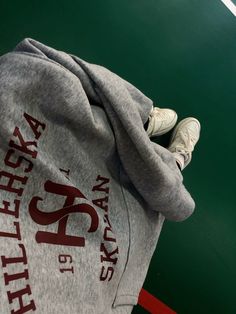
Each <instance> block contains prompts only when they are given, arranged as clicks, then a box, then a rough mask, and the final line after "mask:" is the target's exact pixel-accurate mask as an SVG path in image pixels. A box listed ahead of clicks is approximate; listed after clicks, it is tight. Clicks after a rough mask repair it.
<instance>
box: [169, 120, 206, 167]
mask: <svg viewBox="0 0 236 314" xmlns="http://www.w3.org/2000/svg"><path fill="white" fill-rule="evenodd" d="M200 130H201V125H200V122H199V121H198V120H197V119H195V118H192V117H190V118H186V119H183V120H182V121H180V122H179V123H178V125H177V126H176V128H175V129H174V131H173V134H172V136H171V139H170V145H169V147H168V150H169V151H171V152H172V153H174V155H175V158H176V161H177V162H178V164H179V165H180V168H181V170H183V169H184V168H185V167H186V166H187V165H188V164H189V163H190V161H191V159H192V151H193V150H194V146H195V145H196V143H197V141H198V140H199V137H200Z"/></svg>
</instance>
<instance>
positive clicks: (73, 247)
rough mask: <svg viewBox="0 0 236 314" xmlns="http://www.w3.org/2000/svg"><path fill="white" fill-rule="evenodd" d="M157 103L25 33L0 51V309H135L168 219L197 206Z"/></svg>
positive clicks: (98, 312) (18, 313) (100, 312)
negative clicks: (159, 121) (153, 136)
mask: <svg viewBox="0 0 236 314" xmlns="http://www.w3.org/2000/svg"><path fill="white" fill-rule="evenodd" d="M152 106H153V102H152V100H150V99H149V98H148V97H146V96H145V95H144V94H143V93H142V92H141V91H140V90H138V89H137V88H136V87H134V86H133V85H132V84H130V83H129V82H127V81H126V80H124V79H122V78H121V77H119V76H118V75H116V74H115V73H113V72H111V71H110V70H108V69H106V68H104V67H102V66H99V65H96V64H91V63H88V62H86V61H84V60H82V59H80V58H79V57H77V56H75V55H72V54H68V53H66V52H63V51H58V50H56V49H53V48H51V47H49V46H46V45H44V44H43V43H40V42H38V41H36V40H34V39H31V38H25V39H24V40H22V41H21V42H20V43H19V44H18V45H17V46H16V47H15V49H14V50H13V51H11V52H9V53H6V54H4V55H2V56H1V57H0V119H1V123H0V137H1V142H0V252H1V254H0V300H1V301H0V302H1V303H0V313H4V314H7V313H9V314H10V313H11V314H22V313H34V312H35V313H40V314H55V313H68V314H80V313H83V314H93V313H94V314H104V313H105V314H113V313H115V314H130V313H131V312H132V309H133V306H134V305H136V304H137V302H138V296H139V293H140V290H141V288H142V286H143V283H144V280H145V277H146V274H147V271H148V267H149V264H150V261H151V258H152V256H153V253H154V251H155V248H156V245H157V241H158V238H159V235H160V232H161V229H162V226H163V222H164V220H165V219H168V220H172V221H182V220H184V219H186V218H188V217H189V216H190V215H191V214H192V212H193V210H194V207H195V203H194V201H193V199H192V197H191V196H190V194H189V192H188V191H187V190H186V188H185V186H184V185H183V177H182V174H181V172H180V170H179V169H178V167H177V165H176V161H175V159H174V157H173V154H172V153H171V152H169V151H168V150H167V149H166V148H164V147H162V146H160V145H158V144H156V143H154V142H152V141H151V140H150V139H149V137H148V135H147V133H146V131H145V129H144V124H145V122H147V120H148V116H149V113H150V111H151V109H152Z"/></svg>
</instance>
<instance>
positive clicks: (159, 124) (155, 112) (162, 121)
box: [147, 107, 178, 137]
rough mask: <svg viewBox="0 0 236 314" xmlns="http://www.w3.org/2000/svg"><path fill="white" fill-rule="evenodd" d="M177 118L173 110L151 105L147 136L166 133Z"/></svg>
mask: <svg viewBox="0 0 236 314" xmlns="http://www.w3.org/2000/svg"><path fill="white" fill-rule="evenodd" d="M177 118H178V116H177V113H176V112H175V111H174V110H171V109H161V108H158V107H153V109H152V111H151V112H150V115H149V124H148V128H147V133H148V136H149V137H153V136H159V135H162V134H165V133H167V132H168V131H170V130H171V129H172V128H173V127H174V126H175V124H176V121H177Z"/></svg>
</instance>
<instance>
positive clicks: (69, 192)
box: [29, 180, 99, 247]
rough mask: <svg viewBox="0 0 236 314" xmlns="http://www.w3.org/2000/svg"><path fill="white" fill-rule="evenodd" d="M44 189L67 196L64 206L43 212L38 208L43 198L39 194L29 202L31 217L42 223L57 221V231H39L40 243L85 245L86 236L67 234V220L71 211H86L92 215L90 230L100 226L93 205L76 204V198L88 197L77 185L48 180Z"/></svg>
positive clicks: (47, 223) (37, 237)
mask: <svg viewBox="0 0 236 314" xmlns="http://www.w3.org/2000/svg"><path fill="white" fill-rule="evenodd" d="M44 189H45V191H46V192H49V193H54V194H58V195H64V196H65V197H66V200H65V203H64V206H63V207H62V208H60V209H57V210H55V211H53V212H43V211H41V210H39V209H38V207H37V205H38V201H42V200H43V199H42V198H41V197H38V196H34V197H33V198H32V199H31V201H30V203H29V213H30V216H31V218H32V219H33V220H34V221H35V222H36V223H37V224H40V225H50V224H53V223H55V222H57V221H59V222H58V229H57V233H53V232H47V231H38V232H37V233H36V236H35V239H36V241H37V242H38V243H42V242H43V243H50V244H56V245H67V246H80V247H84V246H85V238H84V237H79V236H71V235H67V234H66V226H67V220H68V218H69V214H71V213H86V214H88V215H89V216H90V217H91V225H90V228H89V230H88V232H95V231H96V230H97V228H98V224H99V218H98V214H97V212H96V210H95V209H94V207H93V206H91V205H89V204H86V203H82V204H74V200H75V198H80V199H87V198H86V197H85V196H84V195H83V193H82V192H81V191H80V190H79V189H78V188H76V187H73V186H69V185H64V184H59V183H55V182H52V181H50V180H47V181H46V182H45V183H44Z"/></svg>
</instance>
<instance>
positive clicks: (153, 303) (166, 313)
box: [138, 289, 177, 314]
mask: <svg viewBox="0 0 236 314" xmlns="http://www.w3.org/2000/svg"><path fill="white" fill-rule="evenodd" d="M138 304H139V305H140V306H142V307H143V308H144V309H145V310H147V311H149V313H151V314H177V313H176V312H175V311H173V310H172V309H171V308H169V307H168V306H167V305H165V304H164V303H163V302H161V301H160V300H158V299H157V298H156V297H154V295H152V294H151V293H149V292H148V291H146V290H145V289H142V290H141V292H140V294H139V299H138Z"/></svg>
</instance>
